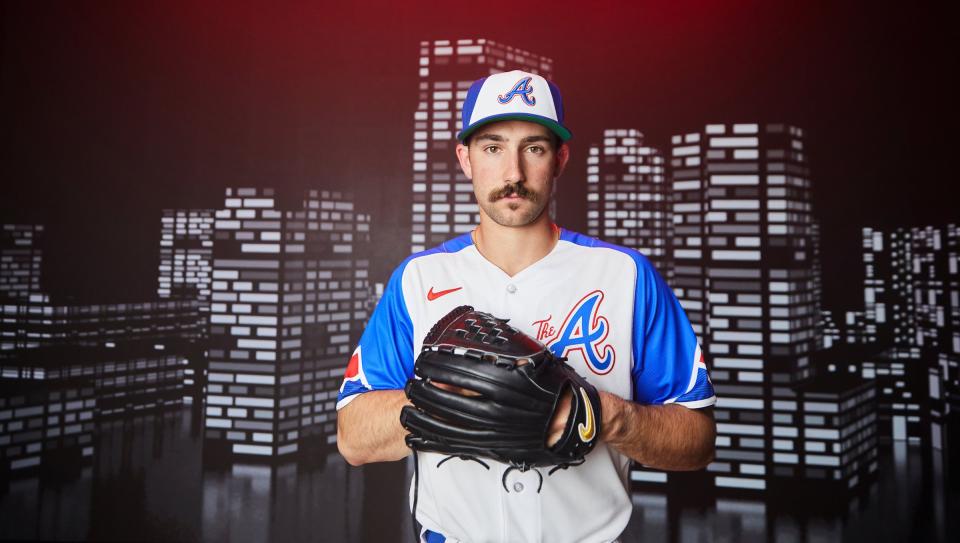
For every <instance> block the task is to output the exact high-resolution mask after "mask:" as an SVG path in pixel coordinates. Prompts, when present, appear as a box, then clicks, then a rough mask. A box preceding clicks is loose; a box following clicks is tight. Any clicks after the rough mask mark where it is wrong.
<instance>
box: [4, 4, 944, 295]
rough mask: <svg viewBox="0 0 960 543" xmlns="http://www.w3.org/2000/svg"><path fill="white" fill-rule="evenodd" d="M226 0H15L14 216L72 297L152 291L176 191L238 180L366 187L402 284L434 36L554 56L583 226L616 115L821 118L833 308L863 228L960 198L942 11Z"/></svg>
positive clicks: (818, 190)
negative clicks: (194, 1) (160, 235)
mask: <svg viewBox="0 0 960 543" xmlns="http://www.w3.org/2000/svg"><path fill="white" fill-rule="evenodd" d="M231 6H232V5H231ZM438 6H440V4H438ZM222 8H223V6H222V5H219V6H218V5H216V4H204V5H200V6H197V5H188V4H173V5H172V8H171V9H164V10H160V9H159V8H156V7H150V6H148V5H145V4H99V5H97V6H83V5H70V4H55V5H52V6H46V9H41V8H38V7H36V6H32V5H29V4H6V5H5V6H4V8H3V11H2V16H3V21H4V23H3V25H4V34H3V45H2V53H0V54H2V59H3V62H2V72H0V79H2V86H0V92H2V93H3V94H2V96H3V97H4V99H3V101H2V104H3V105H2V106H0V107H3V108H4V116H5V118H7V119H9V126H10V127H11V130H9V131H8V132H7V135H6V136H5V140H6V141H5V145H4V147H3V151H2V152H3V153H4V163H5V164H6V165H7V168H6V173H7V175H6V177H7V179H8V182H7V183H5V184H4V188H3V189H2V192H0V196H2V198H0V212H2V214H3V218H4V221H3V222H5V223H32V224H44V225H45V227H46V231H45V243H46V247H45V251H44V259H45V266H44V269H45V272H44V276H43V277H42V281H43V283H44V287H45V290H46V291H48V292H50V293H51V294H52V295H53V297H54V298H55V299H57V300H60V301H63V302H67V301H70V300H72V301H76V302H78V303H83V302H106V301H134V300H142V299H147V298H148V297H149V296H151V295H152V294H153V293H154V291H155V288H156V284H155V279H154V274H155V270H156V269H157V264H158V252H157V250H156V247H157V238H156V224H157V221H158V220H159V217H160V213H161V210H162V209H171V208H172V209H186V208H195V207H212V206H215V205H217V202H218V201H219V200H220V198H221V195H222V193H223V189H224V188H225V187H230V186H257V187H274V188H276V189H277V192H278V194H280V195H281V196H292V197H294V198H297V197H299V195H300V194H301V193H302V192H303V190H306V189H310V188H316V189H330V190H345V191H347V192H350V193H353V194H355V195H356V199H357V202H356V203H357V205H358V206H359V207H360V208H366V209H378V210H381V211H382V212H381V213H378V214H376V215H375V216H374V218H373V221H372V224H371V229H372V231H373V232H376V233H378V234H377V235H376V237H377V239H378V245H379V246H380V247H382V248H383V250H382V251H381V253H380V254H382V255H383V258H382V259H378V261H376V262H372V263H371V276H372V278H373V279H374V280H378V281H382V280H383V279H384V278H385V276H386V273H388V272H389V270H390V269H391V268H392V266H393V265H395V264H396V263H397V262H398V261H399V260H400V259H401V258H403V256H405V255H406V254H407V252H408V251H409V237H408V234H407V233H408V232H409V230H407V228H409V226H410V224H411V223H410V213H409V209H410V204H408V203H407V202H410V198H411V195H410V192H409V175H410V174H409V172H410V156H411V155H410V147H409V145H410V143H409V142H410V134H411V132H412V129H413V126H412V125H413V120H412V119H411V117H410V114H409V111H410V109H411V107H412V106H413V105H414V104H415V103H416V101H417V97H416V94H415V92H414V91H415V89H416V79H415V78H414V71H413V70H411V69H410V66H412V65H415V63H416V62H417V60H416V59H417V45H416V44H418V43H419V42H420V41H421V40H423V39H428V38H429V39H441V38H450V37H475V38H484V37H486V38H488V39H493V40H495V41H500V42H503V43H508V44H510V45H512V46H515V47H518V48H521V49H525V50H530V51H535V52H537V53H538V54H543V55H546V56H548V57H550V58H551V59H553V61H554V74H553V78H554V79H555V80H556V81H557V82H558V83H559V84H560V86H561V88H562V89H563V91H564V99H565V103H566V106H567V110H568V118H569V124H570V126H571V128H572V130H573V132H574V139H573V140H572V142H571V145H572V147H573V162H572V167H571V168H569V169H568V171H567V173H566V174H565V175H564V176H563V177H562V178H561V180H560V188H559V191H558V202H557V204H558V205H557V208H558V215H559V223H560V224H561V225H563V226H566V227H568V228H570V229H573V230H578V231H582V232H586V231H587V230H588V227H587V219H586V217H585V215H584V214H583V213H582V212H579V211H578V210H579V209H581V208H582V207H583V205H584V203H585V202H586V198H587V194H586V192H587V190H586V178H587V175H588V173H587V159H588V155H589V152H590V151H589V149H590V147H591V146H592V145H597V144H599V143H600V142H601V141H602V137H603V130H605V129H609V128H632V129H637V130H639V131H640V132H641V133H642V134H643V136H644V138H643V141H644V143H645V144H646V145H650V146H652V147H656V148H658V149H660V150H661V151H666V150H667V149H668V148H669V146H670V143H669V142H670V137H671V136H673V135H676V134H682V133H686V132H688V131H690V130H698V129H700V128H701V127H702V126H703V125H704V124H705V123H714V122H717V123H724V122H731V123H732V122H744V121H751V122H755V121H760V122H786V123H789V124H792V125H796V126H799V127H801V128H802V129H803V130H804V131H805V133H806V136H807V141H808V144H809V146H808V148H809V153H808V158H809V165H810V170H811V177H812V179H814V180H815V182H814V183H813V194H812V200H813V204H814V209H815V210H816V215H817V219H819V221H820V223H821V232H822V241H821V251H822V260H823V267H824V269H827V270H830V273H828V274H825V277H824V281H823V282H824V284H823V299H824V305H825V306H827V307H832V308H837V309H839V310H856V309H858V308H859V305H860V303H859V302H860V301H861V299H862V298H861V296H860V295H859V293H858V292H857V291H856V289H851V288H849V287H850V285H851V284H856V282H857V281H858V280H859V278H860V274H861V270H860V266H858V265H856V262H850V261H849V259H848V257H849V255H851V254H857V252H858V250H859V246H860V243H861V239H860V237H861V232H860V228H861V227H863V226H874V227H880V228H884V227H894V226H906V227H910V226H922V225H928V224H933V225H938V224H946V223H948V222H950V220H951V219H953V218H954V217H955V216H956V213H955V210H954V209H953V205H952V203H951V202H950V201H949V199H947V198H942V197H938V196H939V195H940V191H941V190H942V189H940V183H941V179H942V176H943V172H948V171H950V170H949V169H948V168H947V166H946V161H947V160H948V157H949V154H950V152H949V149H950V148H951V142H950V137H951V136H950V133H949V126H950V125H951V123H950V122H949V121H948V117H949V115H950V114H952V111H949V110H948V109H945V108H944V106H945V105H946V104H947V103H948V99H947V96H946V92H947V91H946V88H945V87H944V86H942V85H940V84H939V74H940V72H939V71H938V70H936V69H935V67H936V66H938V65H940V66H943V65H946V64H945V63H946V61H947V60H948V59H949V54H948V53H947V52H946V51H947V48H946V47H941V45H943V42H944V41H945V39H946V37H945V36H946V32H945V31H944V32H940V29H941V25H944V24H945V23H944V21H945V20H947V17H946V16H945V15H944V14H941V13H937V12H935V10H933V9H932V8H930V9H916V10H913V11H911V12H909V13H898V12H895V11H893V10H889V11H888V10H886V8H882V7H878V6H874V7H872V8H871V9H870V10H863V9H860V8H858V7H856V6H853V5H846V6H831V7H829V8H827V7H819V6H804V7H791V8H786V7H776V6H768V5H766V4H760V3H756V4H750V3H741V4H736V5H733V6H729V5H727V4H723V3H719V2H692V3H681V4H677V5H673V4H671V5H659V4H658V5H640V6H633V5H617V4H611V3H602V2H601V3H597V4H595V5H591V7H585V6H578V5H576V4H566V3H563V2H560V3H556V4H554V9H553V10H552V11H551V12H549V13H540V14H538V15H539V17H538V18H536V20H533V19H531V20H526V21H522V20H519V19H518V20H517V22H516V23H515V24H512V25H507V26H506V27H505V26H504V25H503V24H498V23H502V19H501V18H499V16H498V15H497V14H493V13H484V12H483V11H482V10H479V11H478V10H472V9H468V8H466V7H456V6H449V5H443V8H442V9H439V7H437V9H434V6H427V5H425V4H424V5H421V6H418V7H416V8H409V9H407V8H404V9H403V11H400V8H399V7H392V6H390V5H383V6H376V5H375V4H368V5H367V8H368V9H366V10H364V9H360V8H357V7H349V6H324V7H323V8H322V9H321V7H320V6H295V7H291V6H287V7H284V8H281V9H279V10H277V9H271V10H270V11H269V12H268V11H267V9H266V7H265V6H262V5H261V6H258V5H255V4H252V5H245V6H240V7H237V6H232V7H231V9H229V10H225V9H222ZM467 15H469V16H467ZM394 20H403V21H405V22H406V24H405V25H393V24H391V22H392V21H394ZM558 36H563V37H562V38H558ZM479 75H481V74H478V76H479ZM450 147H451V153H452V141H451V145H450ZM905 187H909V190H903V189H904V188H905ZM393 202H397V203H399V204H400V205H389V204H390V203H393ZM77 261H83V262H85V265H84V266H83V268H82V269H81V268H78V267H77V266H75V265H74V264H75V263H76V262H77Z"/></svg>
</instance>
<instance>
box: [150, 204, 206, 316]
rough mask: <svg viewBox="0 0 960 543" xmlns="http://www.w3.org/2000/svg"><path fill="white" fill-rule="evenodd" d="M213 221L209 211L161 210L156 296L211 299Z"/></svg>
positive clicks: (200, 299) (202, 300) (204, 300)
mask: <svg viewBox="0 0 960 543" xmlns="http://www.w3.org/2000/svg"><path fill="white" fill-rule="evenodd" d="M213 221H214V217H213V210H212V209H189V210H183V209H165V210H163V216H162V217H161V218H160V270H159V272H160V273H159V281H158V283H159V284H158V286H157V296H158V297H160V298H161V299H163V298H176V299H188V300H199V301H201V302H207V301H208V300H209V299H210V260H211V257H212V255H213ZM203 305H204V306H205V305H207V304H206V303H204V304H203Z"/></svg>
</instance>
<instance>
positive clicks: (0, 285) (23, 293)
mask: <svg viewBox="0 0 960 543" xmlns="http://www.w3.org/2000/svg"><path fill="white" fill-rule="evenodd" d="M42 236H43V226H41V225H39V224H38V225H33V224H4V225H3V229H2V231H0V300H2V299H4V298H6V299H8V300H21V301H27V300H29V299H30V297H31V296H34V297H36V296H37V295H42V292H41V291H40V267H41V264H42V263H43V252H42V250H41V247H40V241H41V239H40V238H41V237H42Z"/></svg>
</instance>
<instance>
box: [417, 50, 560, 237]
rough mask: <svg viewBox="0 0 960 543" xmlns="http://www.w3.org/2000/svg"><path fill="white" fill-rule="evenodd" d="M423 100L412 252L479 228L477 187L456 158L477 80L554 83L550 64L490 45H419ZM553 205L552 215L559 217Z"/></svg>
mask: <svg viewBox="0 0 960 543" xmlns="http://www.w3.org/2000/svg"><path fill="white" fill-rule="evenodd" d="M419 58H420V66H419V72H418V73H419V97H418V103H417V109H416V111H415V113H414V129H413V130H414V132H413V185H412V186H413V209H412V211H413V224H412V228H413V233H412V236H411V239H410V241H411V249H412V251H413V252H418V251H422V250H424V249H426V248H429V247H433V246H435V245H439V244H440V243H442V242H443V241H446V240H447V239H450V238H452V237H454V236H456V235H459V234H462V233H464V232H469V231H470V230H472V229H473V228H474V226H476V225H477V224H478V223H479V221H480V217H479V215H478V208H477V203H476V199H475V198H474V195H473V185H472V183H471V182H470V180H469V179H467V177H466V176H465V175H464V174H463V171H462V170H461V169H460V164H459V163H458V162H457V159H456V155H455V154H454V147H455V145H456V141H455V139H454V138H455V137H456V134H457V132H459V123H460V112H461V110H462V109H463V101H464V99H465V98H466V96H467V90H468V89H469V88H470V85H471V84H472V83H473V82H474V81H475V80H477V79H479V78H481V77H484V76H487V75H490V74H494V73H498V72H506V71H510V70H514V69H520V70H525V71H528V72H532V73H535V74H539V75H542V76H543V77H545V78H547V79H551V77H552V74H553V61H552V60H550V59H549V58H546V57H543V56H540V55H537V54H534V53H531V52H528V51H523V50H521V49H516V48H514V47H511V46H509V45H502V44H499V43H496V42H493V41H490V40H486V39H462V40H455V41H453V40H435V41H432V42H430V41H422V42H420V57H419ZM555 208H556V206H555V203H554V202H553V201H552V200H551V203H550V210H551V213H552V214H553V216H556V215H555Z"/></svg>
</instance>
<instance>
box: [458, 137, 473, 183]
mask: <svg viewBox="0 0 960 543" xmlns="http://www.w3.org/2000/svg"><path fill="white" fill-rule="evenodd" d="M457 160H458V161H460V169H462V170H463V175H465V176H467V179H471V180H472V179H473V169H472V168H471V167H470V148H469V147H467V146H466V145H464V144H462V143H458V144H457Z"/></svg>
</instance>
